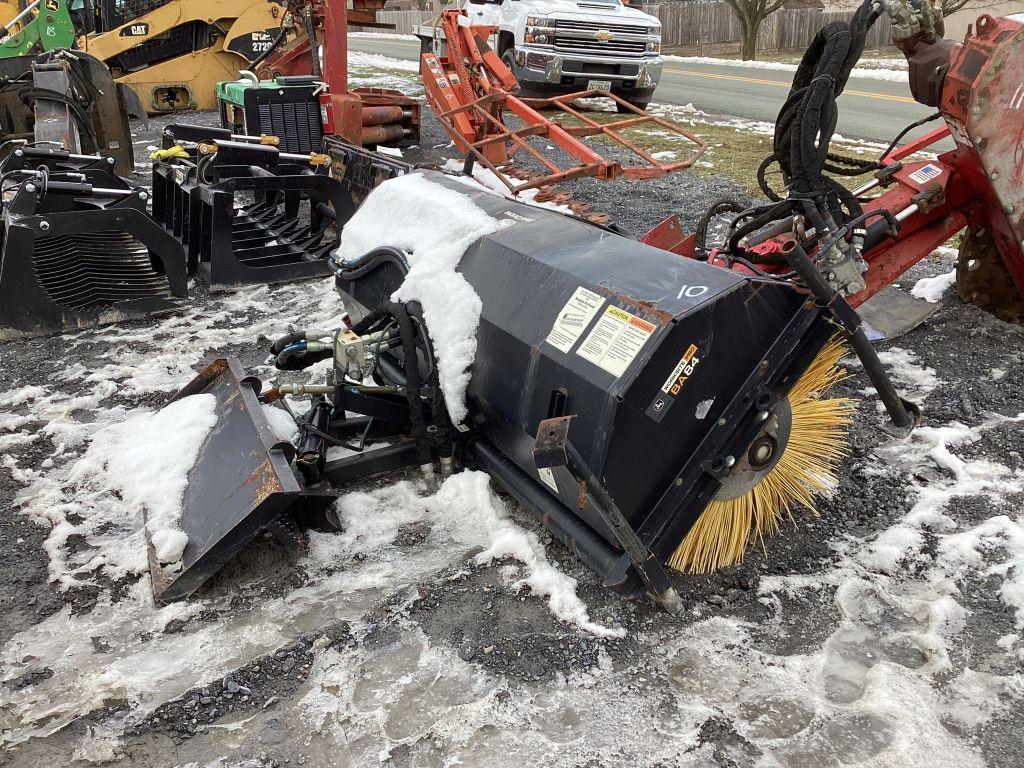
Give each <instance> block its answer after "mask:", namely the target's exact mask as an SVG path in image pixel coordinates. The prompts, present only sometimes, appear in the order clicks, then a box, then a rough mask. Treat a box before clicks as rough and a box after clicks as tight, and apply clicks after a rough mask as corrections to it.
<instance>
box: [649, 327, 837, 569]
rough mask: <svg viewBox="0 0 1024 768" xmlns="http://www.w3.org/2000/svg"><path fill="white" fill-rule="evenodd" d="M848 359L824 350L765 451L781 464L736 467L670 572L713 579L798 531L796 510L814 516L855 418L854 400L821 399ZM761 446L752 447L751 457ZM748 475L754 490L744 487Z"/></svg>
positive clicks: (832, 345)
mask: <svg viewBox="0 0 1024 768" xmlns="http://www.w3.org/2000/svg"><path fill="white" fill-rule="evenodd" d="M844 353H845V347H844V345H843V343H842V342H841V341H839V340H837V339H833V340H832V341H830V342H829V343H828V344H827V345H826V346H825V347H824V348H823V349H822V350H821V352H820V353H819V354H818V356H817V357H816V358H815V359H814V361H813V362H812V363H811V365H810V366H809V367H808V368H807V370H806V371H804V373H803V374H802V375H801V377H800V378H799V379H798V380H797V382H796V384H794V385H793V388H792V389H791V390H790V392H789V394H788V395H787V397H786V399H785V401H784V405H783V407H782V408H781V409H777V410H782V411H783V412H784V416H785V419H784V423H783V424H778V425H777V427H776V430H777V434H776V435H775V436H771V437H769V438H766V440H765V443H763V445H764V446H767V447H765V448H763V450H765V451H766V452H767V451H768V450H770V447H771V446H772V445H774V446H775V447H776V450H781V453H777V458H776V457H772V459H773V460H774V463H770V462H766V466H765V468H764V469H763V470H761V471H758V470H757V469H756V464H754V463H753V462H754V461H755V459H756V457H752V458H751V459H749V460H748V461H747V462H745V463H744V464H743V465H739V464H738V465H737V468H736V469H734V471H733V474H732V475H730V478H727V480H726V483H723V486H722V489H721V490H720V491H719V493H718V495H717V496H716V497H715V498H714V499H713V500H712V501H711V503H710V504H708V506H707V508H706V509H705V510H704V511H703V512H702V513H701V515H700V517H698V518H697V522H696V523H695V524H694V526H693V527H692V528H691V529H690V531H689V532H688V533H687V535H686V537H685V538H684V539H683V541H682V543H681V544H680V545H679V547H678V548H677V549H676V551H675V552H674V553H673V555H672V557H671V558H670V559H669V563H668V564H669V566H671V567H672V568H675V569H676V570H680V571H687V572H690V573H709V572H711V571H714V570H717V569H719V568H722V567H724V566H727V565H733V564H735V563H738V562H741V561H742V560H743V557H744V554H745V553H746V551H747V549H748V548H749V547H750V545H751V544H753V543H754V542H756V541H761V542H762V544H763V540H764V538H765V536H774V535H775V534H777V533H778V532H779V529H780V527H781V524H782V522H783V520H785V519H789V520H790V521H791V522H794V524H795V521H794V520H793V514H792V510H793V508H794V507H795V506H802V507H806V508H807V509H809V510H810V511H811V513H812V514H815V515H816V514H817V510H816V508H815V501H814V500H815V497H816V496H818V495H820V494H822V493H824V492H826V491H828V490H829V489H830V488H832V487H834V485H835V482H836V470H837V468H838V465H839V462H840V461H842V459H843V457H844V456H845V455H846V446H847V431H848V427H849V424H850V422H851V420H852V415H853V401H852V400H850V399H849V398H825V397H823V395H824V393H825V392H826V391H827V390H829V389H830V388H831V387H832V386H834V385H835V384H836V383H838V382H839V381H841V380H842V379H844V378H845V377H846V372H845V370H843V369H842V368H841V367H840V366H839V360H840V359H841V358H842V357H843V355H844ZM786 406H788V407H786ZM776 437H777V438H778V440H777V443H776V442H775V438H776ZM779 444H781V445H779ZM758 446H759V443H758V441H757V440H755V442H754V443H753V444H752V446H751V449H750V453H753V452H754V451H755V450H757V448H758ZM744 473H745V475H746V479H747V484H746V485H748V486H749V487H745V485H744V483H743V480H744ZM730 480H733V481H734V482H732V483H730ZM737 484H738V485H739V488H738V489H737V487H736V486H737Z"/></svg>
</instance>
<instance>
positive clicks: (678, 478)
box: [676, 477, 683, 485]
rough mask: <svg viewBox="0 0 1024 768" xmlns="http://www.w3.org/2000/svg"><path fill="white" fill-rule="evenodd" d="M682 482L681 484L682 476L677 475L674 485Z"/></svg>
mask: <svg viewBox="0 0 1024 768" xmlns="http://www.w3.org/2000/svg"><path fill="white" fill-rule="evenodd" d="M682 484H683V478H681V477H677V478H676V485H682Z"/></svg>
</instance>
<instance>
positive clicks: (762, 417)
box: [757, 411, 768, 421]
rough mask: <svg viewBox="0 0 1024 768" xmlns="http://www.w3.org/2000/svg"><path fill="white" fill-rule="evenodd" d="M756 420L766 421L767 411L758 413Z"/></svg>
mask: <svg viewBox="0 0 1024 768" xmlns="http://www.w3.org/2000/svg"><path fill="white" fill-rule="evenodd" d="M757 420H758V421H767V420H768V411H761V412H760V413H758V414H757Z"/></svg>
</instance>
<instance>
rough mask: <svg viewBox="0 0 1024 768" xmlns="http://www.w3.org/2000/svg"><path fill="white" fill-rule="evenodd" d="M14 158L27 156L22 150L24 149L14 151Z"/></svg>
mask: <svg viewBox="0 0 1024 768" xmlns="http://www.w3.org/2000/svg"><path fill="white" fill-rule="evenodd" d="M14 156H15V157H24V156H25V151H24V150H22V149H16V150H14Z"/></svg>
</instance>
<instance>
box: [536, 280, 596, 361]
mask: <svg viewBox="0 0 1024 768" xmlns="http://www.w3.org/2000/svg"><path fill="white" fill-rule="evenodd" d="M602 304H604V298H603V297H601V296H599V295H598V294H596V293H594V292H593V291H588V290H587V289H586V288H584V287H583V286H580V287H579V288H577V289H576V292H575V293H573V295H572V296H571V297H570V298H569V300H568V301H567V302H565V306H564V307H562V310H561V311H560V312H559V313H558V317H556V318H555V324H554V325H553V326H551V333H549V334H548V339H547V341H548V344H550V345H551V346H552V347H554V348H555V349H558V350H561V351H562V352H566V353H568V352H569V350H570V349H572V345H573V344H575V343H576V341H577V339H579V337H580V336H582V335H583V331H585V330H586V329H587V326H588V325H590V321H591V320H593V319H594V315H596V314H597V311H598V310H599V309H601V305H602Z"/></svg>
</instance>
